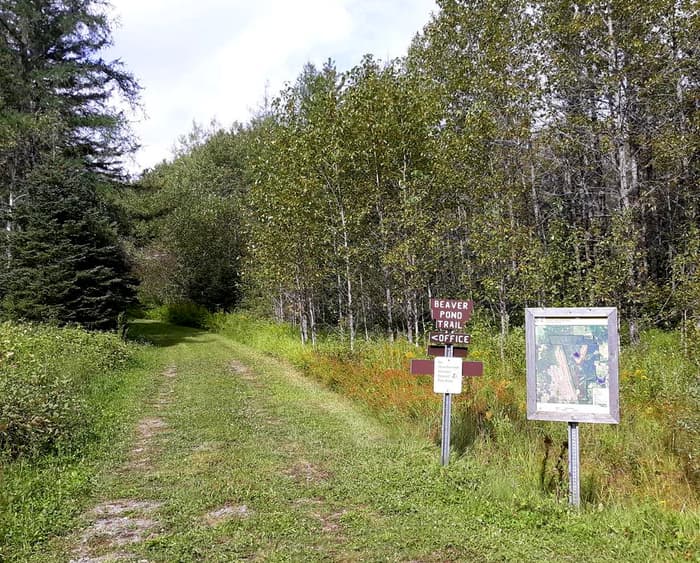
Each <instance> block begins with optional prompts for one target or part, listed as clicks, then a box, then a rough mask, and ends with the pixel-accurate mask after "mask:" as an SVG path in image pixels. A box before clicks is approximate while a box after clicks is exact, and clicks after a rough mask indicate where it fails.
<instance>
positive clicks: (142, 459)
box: [70, 366, 177, 563]
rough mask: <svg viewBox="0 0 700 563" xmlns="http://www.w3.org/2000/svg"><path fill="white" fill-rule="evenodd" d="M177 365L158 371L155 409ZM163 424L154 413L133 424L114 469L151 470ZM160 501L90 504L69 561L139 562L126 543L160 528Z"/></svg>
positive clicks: (163, 401)
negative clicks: (133, 431)
mask: <svg viewBox="0 0 700 563" xmlns="http://www.w3.org/2000/svg"><path fill="white" fill-rule="evenodd" d="M176 377H177V368H176V367H175V366H170V367H168V368H167V369H166V370H165V371H164V372H163V373H162V382H161V385H160V389H159V392H158V395H157V398H156V400H155V403H153V407H154V408H155V409H156V410H158V409H162V408H164V407H166V406H169V405H170V404H171V403H172V399H171V397H172V393H173V386H174V379H175V378H176ZM167 428H168V425H167V423H166V422H165V421H164V420H163V419H162V418H160V417H158V416H147V417H144V418H142V419H141V420H139V422H138V424H137V425H136V436H135V439H134V443H133V446H132V448H131V449H130V451H129V456H128V460H127V462H126V463H125V464H124V465H123V466H122V467H119V468H118V469H117V472H119V473H126V472H135V471H149V470H151V469H153V463H152V456H153V454H154V453H155V448H156V446H155V444H154V437H155V436H157V435H158V434H160V433H163V432H166V431H167ZM162 505H163V503H162V502H159V501H154V500H142V499H129V498H121V499H109V500H106V501H104V502H102V503H100V504H98V505H97V506H95V507H93V508H92V509H91V510H90V511H89V512H88V513H87V514H86V515H85V516H86V519H87V520H88V521H90V525H89V526H88V527H87V528H85V529H84V530H83V531H82V533H81V534H80V539H79V542H78V543H77V544H76V545H75V546H74V548H73V550H72V552H73V558H72V559H71V560H70V563H106V562H109V561H139V562H140V563H147V561H148V560H147V559H142V558H138V557H137V556H136V555H134V554H133V553H131V552H129V546H133V545H134V544H138V543H141V542H143V541H144V540H146V539H152V538H154V537H156V536H157V535H158V533H159V532H160V531H161V530H162V526H161V524H160V522H159V521H158V516H157V511H158V509H160V508H161V507H162Z"/></svg>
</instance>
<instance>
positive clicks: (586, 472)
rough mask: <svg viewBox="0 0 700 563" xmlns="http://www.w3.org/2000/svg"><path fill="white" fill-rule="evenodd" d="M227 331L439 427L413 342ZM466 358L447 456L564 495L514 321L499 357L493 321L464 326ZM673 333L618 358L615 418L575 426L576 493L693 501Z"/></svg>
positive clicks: (682, 503) (697, 405)
mask: <svg viewBox="0 0 700 563" xmlns="http://www.w3.org/2000/svg"><path fill="white" fill-rule="evenodd" d="M215 324H216V327H217V328H218V330H220V331H222V332H223V333H225V334H226V335H228V336H229V337H231V338H233V339H235V340H238V341H241V342H244V343H246V344H248V345H250V346H253V347H255V348H257V349H259V350H264V351H267V352H268V353H271V354H273V355H276V356H279V357H283V358H286V359H288V360H290V361H291V362H293V363H294V364H295V365H296V366H297V367H299V368H300V369H301V370H303V372H304V373H306V374H307V375H308V376H310V377H313V378H315V379H317V380H319V381H321V382H323V383H324V384H326V385H327V386H328V387H330V388H332V389H334V390H336V391H338V392H340V393H342V394H344V395H346V396H348V397H351V398H353V399H355V400H357V401H359V402H361V403H363V404H365V405H367V406H368V407H369V408H370V409H372V410H374V411H375V412H376V413H377V414H378V415H379V416H381V417H383V418H386V419H389V420H397V421H398V420H401V421H402V422H405V423H407V424H409V425H413V426H414V427H416V428H418V429H419V430H420V431H421V432H423V433H425V434H427V435H429V436H431V437H432V438H433V439H434V440H435V441H436V442H437V440H438V439H439V435H440V429H439V424H440V408H441V401H440V398H439V396H436V395H435V394H433V391H432V382H431V380H430V378H429V377H415V376H412V375H410V374H409V372H408V367H409V362H410V360H411V359H412V358H417V357H425V356H424V349H423V348H419V347H416V346H415V345H412V344H410V343H408V342H407V341H405V340H398V341H395V342H393V343H392V342H388V341H387V340H385V339H383V338H376V339H373V340H370V341H363V342H361V343H359V344H358V346H356V349H355V351H354V352H352V353H351V352H350V351H349V349H348V346H347V343H346V342H343V341H342V340H341V339H339V338H338V337H337V335H333V334H330V335H325V336H323V337H322V338H320V339H319V342H318V344H317V346H316V348H315V349H312V348H311V346H303V345H302V344H301V342H300V340H299V339H298V336H297V334H296V332H295V331H294V330H292V329H291V328H290V327H288V326H285V325H280V324H276V323H272V322H269V321H261V320H256V319H253V318H251V317H248V316H246V315H245V314H234V315H220V316H219V317H217V318H216V323H215ZM470 332H471V334H472V347H471V348H470V352H469V357H470V359H473V360H479V361H482V362H483V363H484V376H483V377H479V378H471V379H469V380H467V381H466V382H465V385H464V390H463V393H462V394H460V395H458V396H455V397H454V399H455V400H454V406H453V421H452V446H453V447H454V449H455V454H456V455H465V456H471V457H472V458H474V459H476V460H478V461H479V462H480V463H482V464H486V465H488V466H489V467H490V468H491V469H492V470H493V474H494V476H495V477H497V479H495V483H497V484H498V483H500V485H497V488H498V489H500V493H499V494H503V495H513V494H516V493H517V494H545V495H554V496H559V497H561V498H562V499H564V498H566V494H567V490H568V482H567V480H568V470H567V466H566V465H567V449H566V448H567V444H566V440H567V425H566V424H565V423H547V422H535V421H528V420H527V419H526V391H525V389H526V386H525V337H524V331H523V330H522V329H519V328H518V329H514V330H512V331H511V333H510V334H509V335H508V338H507V340H506V342H505V349H504V357H503V359H502V357H501V350H500V344H501V343H500V340H499V335H498V333H497V331H495V330H491V329H490V328H489V327H488V326H485V325H477V326H475V327H473V329H472V330H471V331H470ZM682 350H683V348H682V346H681V342H680V335H679V334H678V333H674V332H662V331H650V332H647V333H645V334H644V335H643V337H642V339H641V342H640V343H639V344H638V345H636V346H628V347H626V348H625V349H624V350H623V352H622V356H621V366H620V367H621V369H620V373H621V390H620V393H621V397H620V402H621V415H622V420H621V423H620V424H619V425H599V424H584V425H581V429H580V439H581V474H582V491H581V493H582V498H583V500H584V502H588V503H590V504H597V503H601V502H605V503H621V504H623V505H624V504H625V503H628V502H630V501H634V502H640V501H643V502H648V501H651V502H655V503H656V502H658V503H661V504H663V505H665V506H669V507H674V508H677V509H686V508H691V507H692V508H697V507H698V505H699V504H700V503H699V501H700V481H699V480H698V472H699V465H698V464H700V432H699V429H700V382H699V378H698V373H699V372H698V364H697V357H694V356H688V355H686V354H684V353H683V351H682Z"/></svg>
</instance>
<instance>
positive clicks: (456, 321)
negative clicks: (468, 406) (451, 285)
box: [411, 299, 484, 465]
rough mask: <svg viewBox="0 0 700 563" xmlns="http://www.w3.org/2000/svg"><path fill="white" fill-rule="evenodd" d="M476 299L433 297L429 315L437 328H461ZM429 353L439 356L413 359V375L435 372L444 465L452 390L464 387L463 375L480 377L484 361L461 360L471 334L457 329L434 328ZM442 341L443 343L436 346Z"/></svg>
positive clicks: (448, 436)
mask: <svg viewBox="0 0 700 563" xmlns="http://www.w3.org/2000/svg"><path fill="white" fill-rule="evenodd" d="M473 310H474V302H473V301H459V300H457V299H431V300H430V316H431V317H432V319H433V321H435V328H438V329H442V330H445V331H452V330H461V329H463V328H464V323H466V322H467V321H468V320H469V319H470V318H471V316H472V311H473ZM428 342H429V345H428V355H430V356H438V357H437V358H436V359H434V360H411V373H412V374H413V375H432V376H433V390H434V391H435V392H436V393H442V396H443V397H442V440H441V442H442V453H441V456H440V460H441V463H442V465H447V464H448V463H449V459H450V418H451V411H452V393H460V392H461V390H462V386H461V381H462V380H461V378H460V371H461V376H462V377H479V376H482V375H483V374H484V365H483V364H482V363H481V362H466V361H461V358H464V357H466V355H467V350H466V346H467V345H468V344H469V343H470V342H471V336H470V335H468V334H463V333H458V332H431V333H430V334H429V336H428ZM436 344H442V346H436Z"/></svg>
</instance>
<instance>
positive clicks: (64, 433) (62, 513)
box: [0, 323, 155, 561]
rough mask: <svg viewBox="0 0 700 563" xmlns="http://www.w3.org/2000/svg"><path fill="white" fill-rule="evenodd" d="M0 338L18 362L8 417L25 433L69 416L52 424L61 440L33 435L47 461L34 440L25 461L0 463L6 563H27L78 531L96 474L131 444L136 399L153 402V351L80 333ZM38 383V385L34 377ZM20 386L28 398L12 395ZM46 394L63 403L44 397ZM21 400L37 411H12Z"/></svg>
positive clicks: (7, 331) (18, 328)
mask: <svg viewBox="0 0 700 563" xmlns="http://www.w3.org/2000/svg"><path fill="white" fill-rule="evenodd" d="M0 332H2V335H3V336H4V338H3V345H4V352H5V356H7V355H8V354H7V353H8V352H12V356H11V357H12V358H13V364H12V365H8V364H9V363H8V362H6V363H5V365H4V366H2V370H0V371H1V373H0V377H2V378H4V384H5V385H4V389H9V388H10V386H12V390H13V394H11V395H8V394H6V395H3V396H2V397H1V399H2V402H3V405H8V404H10V405H11V407H12V408H7V409H5V410H3V412H4V413H6V414H7V413H12V412H18V414H21V415H22V418H21V419H19V417H18V422H19V423H22V422H23V421H24V420H27V421H29V423H31V422H32V418H33V417H36V416H41V415H42V414H43V413H46V412H49V413H51V412H56V411H57V410H58V411H59V412H60V413H61V414H63V417H62V418H54V419H53V420H51V423H52V424H53V426H54V428H55V431H54V432H53V435H54V436H57V437H58V438H60V439H58V440H47V439H45V434H46V432H41V433H38V432H35V433H34V434H33V435H29V438H31V439H33V440H34V441H35V442H36V441H37V440H38V441H39V443H40V444H42V445H43V446H46V448H44V449H45V450H46V451H45V452H44V453H43V454H41V453H40V452H36V451H34V450H35V448H32V447H29V446H31V444H32V441H31V440H27V441H26V444H27V445H28V447H27V448H24V449H23V450H21V451H22V454H21V455H20V456H19V457H16V458H13V457H12V456H10V455H8V452H5V455H4V456H3V457H2V459H0V561H4V560H8V561H13V560H16V561H23V560H25V559H26V557H27V554H28V553H31V552H32V551H34V550H35V549H36V546H41V545H43V544H44V543H45V542H46V541H47V540H48V539H49V538H50V537H52V536H54V535H56V534H60V533H63V532H65V531H66V530H68V529H70V528H71V527H72V526H74V525H75V522H76V517H78V516H79V514H80V513H81V511H82V510H83V508H84V506H85V505H86V503H87V502H88V501H89V499H90V498H91V496H92V494H93V492H94V483H95V478H96V475H97V473H98V471H99V469H100V468H101V467H102V465H103V464H104V463H105V461H106V460H108V459H109V458H110V456H112V455H114V453H115V452H116V451H117V450H118V449H119V447H124V446H123V444H124V443H125V441H126V440H128V439H129V438H130V436H129V435H128V434H127V433H125V430H126V429H128V428H129V426H130V425H131V424H132V423H133V420H134V416H135V415H136V409H137V408H138V406H140V399H139V397H140V396H142V395H143V394H144V393H147V392H148V389H149V385H150V384H151V378H150V377H148V376H149V375H150V373H151V372H152V371H153V369H154V365H155V364H153V361H154V360H155V358H154V357H153V355H152V354H149V349H148V348H147V347H141V348H140V349H137V348H135V347H133V346H132V347H127V346H125V345H124V344H123V343H121V342H119V340H118V339H117V338H116V337H114V336H111V335H107V334H94V333H93V334H90V333H86V332H84V331H81V330H79V329H57V328H50V327H41V326H36V325H11V324H8V323H6V324H4V325H2V331H0ZM127 348H129V349H128V350H127ZM37 373H38V374H40V375H41V378H36V377H33V376H34V375H35V374H37ZM54 381H57V382H58V383H59V384H60V383H63V384H64V385H63V386H60V385H58V384H54ZM22 385H25V389H26V391H24V390H23V391H22V392H21V393H19V392H16V391H14V390H15V389H21V386H22ZM47 387H49V389H51V390H56V391H58V393H54V394H53V396H49V395H47V394H45V393H44V390H45V389H46V388H47ZM18 394H19V395H20V396H33V397H34V401H32V402H31V403H29V404H20V405H17V403H16V402H15V403H14V404H13V400H16V397H17V395H18ZM47 397H48V398H49V399H51V401H52V402H47V401H46V398H47ZM37 399H41V400H40V401H38V400H37ZM75 406H77V407H79V408H78V409H73V410H72V409H71V407H75ZM31 409H34V410H33V411H32V410H31ZM6 420H7V419H6ZM59 424H60V426H59ZM49 430H50V429H49ZM51 435H52V434H49V437H51ZM34 436H38V438H35V437H34Z"/></svg>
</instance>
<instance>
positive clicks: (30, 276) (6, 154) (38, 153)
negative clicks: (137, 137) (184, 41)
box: [0, 0, 138, 328]
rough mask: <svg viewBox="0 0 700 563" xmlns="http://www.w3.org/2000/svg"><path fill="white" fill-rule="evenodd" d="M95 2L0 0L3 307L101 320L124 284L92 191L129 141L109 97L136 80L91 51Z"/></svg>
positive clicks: (117, 173)
mask: <svg viewBox="0 0 700 563" xmlns="http://www.w3.org/2000/svg"><path fill="white" fill-rule="evenodd" d="M105 5H106V4H105V3H104V2H102V1H101V0H58V1H55V0H5V1H3V2H2V3H1V4H0V79H1V80H0V202H1V205H0V221H2V226H3V227H4V231H5V232H4V235H5V236H4V237H0V246H1V247H2V248H1V249H0V250H2V254H1V256H2V257H3V259H4V260H3V264H2V271H1V272H0V278H1V280H2V284H0V300H1V301H2V305H1V306H0V309H1V310H2V312H3V314H4V315H6V316H12V317H20V318H30V319H41V320H43V319H47V318H50V319H51V320H53V321H55V322H59V323H65V322H80V323H83V324H86V325H88V326H92V327H100V328H102V327H107V326H112V325H114V324H115V323H116V317H117V315H118V314H119V312H120V311H121V310H123V309H124V308H125V307H126V306H127V305H128V303H129V300H130V299H131V297H130V296H131V295H132V294H133V290H132V288H131V286H130V282H129V278H128V276H127V275H126V272H127V270H128V267H127V262H126V260H125V258H124V255H123V252H122V251H121V250H120V249H119V245H118V240H117V236H116V233H115V231H114V229H112V228H111V227H110V225H109V220H108V213H107V210H108V205H107V203H106V201H105V200H104V198H103V197H102V196H101V195H99V194H101V193H103V192H104V188H109V187H110V186H111V185H112V184H113V182H114V181H116V180H118V179H119V178H120V177H121V176H122V172H123V171H122V168H121V162H120V158H121V156H122V155H124V154H126V153H128V152H129V151H130V150H132V149H133V142H132V140H131V137H130V135H129V131H128V127H127V126H126V120H125V118H124V115H123V114H122V113H121V111H119V110H117V109H115V107H114V104H113V100H114V99H115V97H118V96H120V95H121V97H122V99H124V100H126V101H127V102H129V103H132V104H135V103H136V102H137V98H138V85H137V84H136V82H135V81H134V79H133V77H132V76H131V75H130V74H129V73H128V72H126V71H124V70H123V68H122V66H121V63H120V62H118V61H114V62H106V61H105V60H103V59H102V58H101V57H100V52H101V50H102V49H104V48H105V47H107V46H109V44H110V42H111V34H110V27H109V22H108V20H107V17H106V15H105V13H104V7H105Z"/></svg>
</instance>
